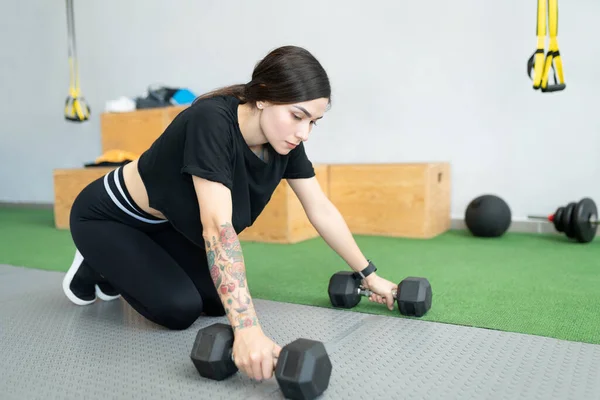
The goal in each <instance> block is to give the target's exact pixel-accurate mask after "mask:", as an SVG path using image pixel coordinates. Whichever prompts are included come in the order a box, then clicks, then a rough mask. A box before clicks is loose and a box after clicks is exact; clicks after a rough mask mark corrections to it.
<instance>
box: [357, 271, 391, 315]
mask: <svg viewBox="0 0 600 400" xmlns="http://www.w3.org/2000/svg"><path fill="white" fill-rule="evenodd" d="M362 284H363V287H364V288H365V289H369V290H370V291H371V292H373V294H371V296H369V300H370V301H373V302H376V303H380V304H387V307H388V308H389V309H390V311H391V310H393V309H394V301H395V300H396V298H395V297H394V295H393V294H392V290H397V289H398V285H397V284H395V283H393V282H390V281H388V280H387V279H383V278H382V277H380V276H378V275H376V274H375V273H372V274H371V275H369V276H367V277H366V278H365V279H363V281H362Z"/></svg>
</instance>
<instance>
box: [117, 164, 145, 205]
mask: <svg viewBox="0 0 600 400" xmlns="http://www.w3.org/2000/svg"><path fill="white" fill-rule="evenodd" d="M121 168H123V167H118V168H117V169H116V170H115V172H114V174H113V176H114V177H115V179H114V181H115V186H116V187H117V189H119V193H121V198H123V199H125V201H126V202H127V204H129V205H130V206H131V208H133V209H134V210H135V211H138V212H139V210H138V209H137V208H135V207H134V206H133V204H131V202H130V201H129V199H128V198H127V196H125V192H123V188H121V182H120V181H119V170H120V169H121Z"/></svg>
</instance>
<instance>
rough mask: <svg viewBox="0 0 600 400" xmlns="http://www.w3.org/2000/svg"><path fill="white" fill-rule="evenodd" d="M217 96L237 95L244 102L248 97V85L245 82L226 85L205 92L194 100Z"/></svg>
mask: <svg viewBox="0 0 600 400" xmlns="http://www.w3.org/2000/svg"><path fill="white" fill-rule="evenodd" d="M217 96H233V97H236V98H237V99H239V100H240V101H241V102H242V103H244V102H246V98H247V96H246V85H245V84H237V85H231V86H225V87H222V88H219V89H215V90H213V91H210V92H208V93H205V94H203V95H201V96H198V97H197V98H196V99H195V100H194V103H195V102H197V101H199V100H203V99H210V98H211V97H217Z"/></svg>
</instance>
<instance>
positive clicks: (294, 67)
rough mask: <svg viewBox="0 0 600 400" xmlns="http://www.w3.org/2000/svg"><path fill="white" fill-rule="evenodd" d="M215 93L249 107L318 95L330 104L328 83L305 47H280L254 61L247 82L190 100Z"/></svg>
mask: <svg viewBox="0 0 600 400" xmlns="http://www.w3.org/2000/svg"><path fill="white" fill-rule="evenodd" d="M215 96H234V97H237V98H238V99H239V100H240V101H241V102H242V103H249V104H252V105H253V106H254V105H256V102H257V101H267V102H270V103H273V104H290V103H299V102H303V101H310V100H314V99H319V98H326V99H328V100H329V103H331V86H330V83H329V77H328V76H327V73H326V72H325V69H324V68H323V67H322V66H321V64H320V63H319V61H317V59H316V58H315V57H314V56H313V55H312V54H311V53H310V52H309V51H308V50H306V49H304V48H302V47H297V46H283V47H279V48H276V49H275V50H272V51H271V52H270V53H269V54H267V56H266V57H265V58H263V59H262V60H261V61H259V62H258V63H257V64H256V66H255V68H254V71H253V72H252V80H251V81H250V82H248V83H246V84H237V85H231V86H226V87H222V88H219V89H216V90H213V91H211V92H208V93H205V94H203V95H201V96H199V97H198V98H196V100H194V102H196V101H199V100H202V99H207V98H211V97H215Z"/></svg>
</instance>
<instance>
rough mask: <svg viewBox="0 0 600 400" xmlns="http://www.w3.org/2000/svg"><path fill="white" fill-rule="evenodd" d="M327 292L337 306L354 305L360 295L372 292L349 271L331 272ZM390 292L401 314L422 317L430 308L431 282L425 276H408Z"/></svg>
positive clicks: (369, 294) (367, 294)
mask: <svg viewBox="0 0 600 400" xmlns="http://www.w3.org/2000/svg"><path fill="white" fill-rule="evenodd" d="M328 293H329V300H330V301H331V305H333V306H334V307H338V308H352V307H355V306H356V305H357V304H358V303H360V300H361V298H362V296H365V297H369V296H371V294H372V292H371V291H370V290H366V289H364V288H363V287H362V286H361V281H360V279H357V278H356V275H355V274H354V272H351V271H340V272H337V273H335V274H333V276H332V277H331V279H330V280H329V288H328ZM392 294H393V296H394V298H395V299H396V301H397V302H398V310H399V311H400V314H402V315H408V316H415V317H422V316H423V315H425V314H426V313H427V311H429V309H430V308H431V300H432V292H431V284H430V283H429V281H428V280H427V279H425V278H418V277H408V278H406V279H404V280H403V281H402V282H400V283H399V284H398V287H397V288H396V290H394V291H393V292H392Z"/></svg>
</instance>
